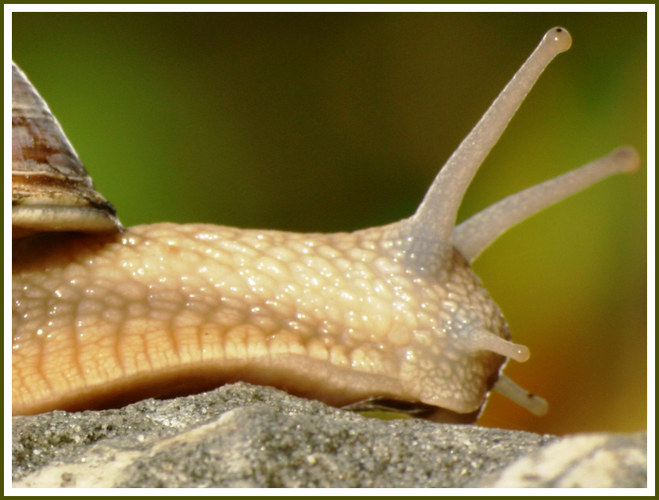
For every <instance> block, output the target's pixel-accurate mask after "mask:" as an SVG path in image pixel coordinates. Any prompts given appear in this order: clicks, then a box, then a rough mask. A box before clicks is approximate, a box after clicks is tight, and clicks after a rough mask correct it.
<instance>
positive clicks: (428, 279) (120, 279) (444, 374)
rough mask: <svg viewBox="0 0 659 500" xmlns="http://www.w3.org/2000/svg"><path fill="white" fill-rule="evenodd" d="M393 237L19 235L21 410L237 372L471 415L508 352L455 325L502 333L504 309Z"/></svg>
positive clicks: (16, 403)
mask: <svg viewBox="0 0 659 500" xmlns="http://www.w3.org/2000/svg"><path fill="white" fill-rule="evenodd" d="M395 235H396V226H395V225H392V226H389V227H387V228H374V229H369V230H365V231H359V232H356V233H350V234H348V233H341V234H298V233H285V232H278V231H259V230H240V229H234V228H228V227H222V226H213V225H201V224H188V225H175V224H153V225H148V226H137V227H133V228H130V229H128V230H126V231H125V232H123V233H120V234H116V235H112V236H105V237H99V236H97V235H92V236H89V235H75V234H69V233H64V234H60V235H47V236H40V237H38V238H41V239H42V240H47V241H41V242H35V241H33V240H34V238H33V240H30V239H29V238H27V239H24V240H22V241H21V242H19V243H18V245H17V246H16V247H15V248H14V262H13V291H12V298H13V302H14V308H13V324H14V338H13V347H14V352H13V365H12V366H13V394H14V396H13V410H14V413H34V412H40V411H46V410H50V409H54V408H70V409H79V408H85V407H90V406H91V407H95V406H100V407H103V406H108V405H112V404H114V403H117V402H125V401H130V400H133V399H136V398H138V397H144V396H149V395H151V396H158V395H169V394H173V393H177V392H190V391H191V389H193V388H196V387H197V386H198V388H199V389H202V388H209V387H213V386H216V385H220V383H221V382H226V381H230V380H238V379H240V380H245V381H251V382H256V383H265V384H270V385H275V386H278V387H283V388H286V389H287V390H289V391H290V392H293V393H296V394H301V395H305V396H309V397H312V398H315V399H320V400H322V401H325V402H327V403H330V404H333V405H338V406H342V405H346V404H350V403H354V402H356V401H360V400H362V399H366V398H370V397H375V396H384V397H389V398H393V399H398V400H404V401H422V402H424V403H427V404H429V405H432V406H437V407H443V408H449V409H451V410H453V411H455V412H458V413H470V412H474V411H476V410H478V409H479V408H480V406H481V404H482V402H483V400H484V397H485V394H486V392H487V391H488V390H489V389H490V385H491V384H492V382H493V380H489V377H490V375H491V374H492V373H496V372H497V370H498V367H499V366H500V365H501V364H502V363H503V361H504V360H505V358H504V357H503V356H500V355H497V354H494V353H491V352H489V351H482V350H480V351H479V350H476V351H475V350H474V348H473V347H472V346H471V345H470V342H469V336H468V335H466V336H465V334H464V332H463V333H462V335H461V332H460V331H461V330H463V329H465V328H464V326H465V325H467V326H473V325H474V324H478V325H480V326H482V327H483V328H485V329H487V330H489V331H494V332H499V334H500V335H502V336H504V337H505V338H509V337H510V334H509V333H508V331H507V329H506V326H505V322H504V320H503V317H502V316H501V314H500V312H499V310H498V309H497V308H496V306H495V305H494V303H493V302H492V300H491V299H490V298H489V296H488V294H487V292H486V291H485V289H484V288H482V286H481V284H480V282H479V280H478V278H477V277H476V276H475V275H474V274H473V273H472V272H471V271H470V270H469V268H468V266H467V264H466V262H465V261H464V259H462V258H461V257H460V256H459V255H458V254H457V253H456V254H454V258H453V265H451V266H450V267H449V268H448V269H447V270H446V272H445V273H442V274H443V277H444V278H445V281H444V280H443V279H442V280H438V279H437V278H438V277H437V276H433V275H431V274H429V273H427V272H423V271H416V272H414V271H411V270H410V269H409V268H406V267H405V266H404V264H405V260H406V258H405V256H404V255H403V253H402V252H401V250H400V242H399V240H397V239H396V238H395ZM44 247H47V248H48V249H49V251H48V254H47V255H44V253H43V248H44Z"/></svg>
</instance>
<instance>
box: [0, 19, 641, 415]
mask: <svg viewBox="0 0 659 500" xmlns="http://www.w3.org/2000/svg"><path fill="white" fill-rule="evenodd" d="M570 44H571V37H570V35H569V33H567V32H566V31H565V30H564V29H562V28H554V29H551V30H549V31H548V32H547V33H546V35H545V36H544V37H543V39H542V40H541V42H540V44H539V45H538V47H537V48H536V49H535V51H534V52H533V53H532V54H531V56H530V57H529V58H528V59H527V61H526V62H525V63H524V64H523V65H522V67H521V68H520V70H519V71H518V72H517V73H516V75H515V77H513V79H512V80H511V81H510V83H509V84H508V85H507V86H506V87H505V88H504V89H503V91H502V92H501V94H500V95H499V97H497V98H496V99H495V101H494V102H493V104H492V106H491V107H490V109H488V111H487V112H486V113H485V115H484V116H483V118H482V119H481V120H480V121H479V122H478V124H477V125H476V126H475V127H474V129H473V130H472V131H471V132H470V133H469V135H468V136H467V137H466V138H465V140H464V141H463V142H462V144H461V145H460V146H459V147H458V149H457V150H456V151H455V153H454V154H453V155H452V156H451V157H450V158H449V160H448V162H447V163H446V164H445V166H444V167H443V168H442V169H441V170H440V172H439V174H438V175H437V177H436V179H435V181H434V182H433V184H432V185H431V187H430V189H429V190H428V192H427V194H426V196H425V198H424V200H423V201H422V203H421V205H420V206H419V208H418V209H417V211H416V213H415V214H414V215H413V216H412V217H409V218H407V219H403V220H401V221H398V222H395V223H392V224H388V225H386V226H382V227H373V228H368V229H364V230H360V231H355V232H353V233H335V234H319V233H311V234H299V233H286V232H279V231H269V230H243V229H237V228H228V227H224V226H214V225H208V224H184V225H177V224H168V223H160V224H150V225H144V226H136V227H132V228H128V229H126V230H125V231H124V232H122V233H121V234H110V235H96V234H94V235H80V234H66V235H63V236H61V235H55V234H43V235H35V236H34V237H33V238H26V239H22V240H19V241H15V242H14V246H13V262H12V266H13V267H12V287H13V291H12V299H13V310H12V312H13V322H12V329H13V339H12V340H13V344H12V349H13V350H12V391H13V392H12V407H13V408H12V409H13V412H14V414H29V413H38V412H41V411H48V410H52V409H87V408H99V407H109V406H112V405H114V404H119V403H122V404H123V403H127V402H130V401H134V400H135V399H136V398H143V397H150V396H163V395H172V392H174V391H176V390H178V389H179V388H182V389H183V390H184V391H189V390H190V389H191V388H194V389H195V390H196V389H209V388H211V387H209V384H212V387H216V386H217V385H219V384H221V383H225V382H227V381H231V380H244V381H247V382H252V383H259V384H266V385H274V386H276V387H280V388H284V389H286V390H287V391H289V392H293V393H296V394H298V395H303V396H305V397H313V398H315V399H319V400H321V401H325V402H326V403H329V404H333V405H336V406H346V405H359V404H360V403H363V402H364V400H369V399H375V400H376V401H375V402H376V403H382V402H383V400H384V401H386V400H392V399H393V400H395V401H396V402H400V401H403V402H404V403H405V404H407V405H412V407H413V408H412V409H418V407H419V405H425V408H422V411H425V410H428V409H429V410H428V416H429V418H432V419H434V420H444V421H459V422H473V421H475V419H476V418H477V417H478V415H479V413H480V411H481V409H482V407H483V405H484V404H485V401H486V399H487V395H488V393H489V391H490V390H491V389H492V388H494V389H496V390H497V391H499V392H501V393H502V394H504V395H506V396H508V397H510V398H511V399H513V400H514V401H516V402H518V403H519V404H521V405H523V406H524V407H526V408H527V409H529V410H530V411H532V412H534V413H536V414H543V413H544V412H545V411H546V409H547V408H546V407H547V405H546V402H545V401H544V400H542V399H541V398H538V397H535V396H533V395H532V394H529V393H528V392H527V391H525V390H524V389H522V388H520V387H519V386H517V385H516V384H515V383H514V382H512V381H511V380H510V379H509V378H508V377H506V376H505V375H503V374H502V373H501V369H502V368H503V366H504V365H505V362H506V361H507V359H509V358H510V359H514V360H516V361H526V360H527V359H528V357H529V350H528V348H526V347H525V346H521V345H518V344H514V343H513V342H511V335H510V331H509V329H508V327H507V325H506V323H505V320H504V318H503V316H502V314H501V312H500V311H499V309H498V307H497V306H496V304H495V303H494V302H493V300H492V299H491V297H490V296H489V294H488V293H487V291H486V290H485V289H484V288H483V286H482V284H481V283H480V280H479V279H478V278H477V276H476V275H475V274H474V273H473V272H472V270H471V268H470V263H471V262H472V261H473V260H474V259H476V258H477V257H478V255H479V254H480V253H481V252H482V251H483V250H484V249H485V248H487V247H488V246H489V245H490V243H492V242H493V241H494V240H495V239H496V238H498V236H499V235H501V234H502V233H504V232H505V231H506V230H507V229H508V228H510V227H512V226H514V225H516V224H517V223H519V222H520V221H522V220H524V219H525V218H527V217H530V216H531V215H533V214H535V213H537V212H538V211H539V210H541V209H543V208H545V207H547V206H549V205H551V204H553V203H555V202H557V201H559V200H561V199H563V198H566V197H567V196H570V195H571V194H573V193H575V192H577V191H579V190H581V189H583V188H585V187H587V186H589V185H591V184H593V183H594V182H597V181H598V180H601V179H604V178H606V177H608V176H610V175H613V174H617V173H621V172H632V171H634V170H636V169H637V168H638V165H639V160H640V159H639V155H638V153H637V152H636V151H635V150H634V149H632V148H629V147H623V148H619V149H617V150H615V151H613V152H612V153H610V154H608V155H606V156H604V157H602V158H599V159H598V160H595V161H593V162H591V163H589V164H587V165H584V166H582V167H581V168H578V169H576V170H573V171H571V172H568V173H566V174H563V175H561V176H559V177H556V178H554V179H551V180H548V181H545V182H543V183H541V184H539V185H536V186H533V187H531V188H528V189H526V190H523V191H521V192H518V193H516V194H514V195H511V196H509V197H508V198H505V199H503V200H501V201H499V202H498V203H495V204H494V205H492V206H490V207H489V208H487V209H485V210H483V211H482V212H480V213H478V214H476V215H474V216H472V217H471V218H470V219H468V220H466V221H464V222H462V223H460V224H458V225H457V226H456V225H455V222H456V218H457V212H458V209H459V206H460V202H461V199H462V196H463V195H464V193H465V191H466V189H467V188H468V186H469V183H470V181H471V179H472V178H473V176H474V175H475V173H476V171H477V170H478V167H479V166H480V164H481V163H482V161H483V160H484V158H485V157H486V156H487V153H488V152H489V150H490V149H491V148H492V147H493V146H494V144H495V143H496V141H497V140H498V138H499V137H500V136H501V134H502V133H503V131H504V130H505V128H506V125H507V124H508V122H509V121H510V119H511V117H512V115H513V114H514V113H515V111H516V109H517V107H518V106H519V105H520V104H521V102H522V101H523V99H524V97H525V96H526V94H527V93H528V91H529V90H530V88H531V87H532V86H533V84H534V83H535V81H536V80H537V79H538V77H539V76H540V74H541V73H542V71H543V70H544V68H545V67H546V66H547V64H548V63H549V62H550V61H551V60H552V59H553V58H554V57H555V56H556V55H557V54H559V53H561V52H564V51H565V50H567V49H568V48H569V47H570ZM14 100H15V105H14V162H13V163H14V165H13V171H14V191H15V194H14V212H13V213H14V229H15V233H17V232H19V231H20V232H21V233H25V232H30V231H32V232H34V231H46V230H57V231H70V230H76V231H106V232H107V231H115V232H116V231H118V230H119V229H120V228H121V226H120V224H119V222H118V220H117V219H116V216H115V214H114V210H113V209H112V207H111V206H110V205H109V204H108V203H107V201H106V200H105V199H104V198H103V197H101V196H100V195H98V194H97V193H96V192H95V191H94V190H93V187H92V184H91V180H90V179H89V177H88V176H87V174H86V173H85V171H84V169H83V167H82V164H81V163H80V161H79V160H78V158H77V156H76V155H75V152H74V151H73V149H72V148H71V146H70V145H69V143H68V141H67V140H66V139H65V138H64V135H63V133H62V131H61V129H60V127H59V125H58V124H57V122H56V121H55V119H54V118H53V117H52V115H51V114H50V112H49V111H48V108H47V107H46V105H45V104H44V103H43V101H42V100H41V98H39V97H38V95H37V94H36V92H35V91H33V90H32V88H31V86H30V84H29V83H28V82H27V80H26V79H25V77H24V76H23V75H22V73H21V72H20V71H19V70H18V69H17V68H15V67H14ZM37 180H38V182H37ZM34 183H36V184H39V186H37V187H34ZM68 191H72V193H69V192H68ZM17 225H18V226H19V230H17V229H16V226H17ZM186 383H187V385H185V384H186ZM163 391H164V392H163ZM187 393H189V392H187ZM376 406H377V405H376ZM385 406H386V407H390V406H392V405H390V404H389V403H387V404H385ZM393 406H396V407H397V408H398V409H400V408H401V406H400V404H394V405H393ZM362 408H363V406H362ZM408 409H409V408H408ZM405 411H407V410H405Z"/></svg>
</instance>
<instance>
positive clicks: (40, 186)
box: [11, 63, 121, 239]
mask: <svg viewBox="0 0 659 500" xmlns="http://www.w3.org/2000/svg"><path fill="white" fill-rule="evenodd" d="M11 120H12V169H11V177H12V229H13V231H12V235H13V238H14V239H16V238H21V237H23V236H27V235H29V234H32V233H35V232H41V231H85V232H112V231H118V230H120V229H121V223H120V222H119V219H117V216H116V211H115V209H114V207H113V206H112V205H111V204H110V203H109V202H108V201H107V200H106V199H105V198H104V197H103V196H102V195H101V194H99V193H98V192H97V191H96V190H95V189H94V185H93V183H92V180H91V177H89V175H88V174H87V171H86V170H85V167H84V165H83V164H82V162H81V161H80V158H78V155H77V154H76V152H75V150H74V149H73V146H71V144H70V143H69V141H68V140H67V138H66V136H65V135H64V132H63V131H62V128H61V127H60V124H59V123H58V122H57V120H56V119H55V117H54V116H53V114H52V113H51V112H50V109H48V106H47V105H46V103H45V102H44V100H43V99H42V98H41V96H40V95H39V94H38V93H37V92H36V91H35V89H34V87H33V86H32V84H30V82H29V81H28V80H27V78H26V76H25V74H23V72H22V71H21V70H20V69H19V68H18V67H17V66H16V65H15V64H13V63H12V117H11Z"/></svg>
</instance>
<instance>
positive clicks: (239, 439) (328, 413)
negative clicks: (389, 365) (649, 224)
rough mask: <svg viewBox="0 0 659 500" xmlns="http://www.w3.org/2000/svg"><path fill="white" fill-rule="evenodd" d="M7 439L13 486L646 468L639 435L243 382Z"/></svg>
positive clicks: (594, 479)
mask: <svg viewBox="0 0 659 500" xmlns="http://www.w3.org/2000/svg"><path fill="white" fill-rule="evenodd" d="M12 435H13V443H12V445H13V448H12V452H13V460H12V467H13V468H12V473H13V486H14V487H92V486H93V487H426V488H427V487H463V486H472V487H488V486H538V485H540V486H564V485H579V486H643V485H644V481H645V474H646V466H645V465H644V464H645V457H646V455H645V441H644V438H643V436H641V435H635V436H629V437H627V436H607V435H596V436H587V435H586V436H583V437H581V436H572V437H570V438H563V439H559V438H556V437H554V436H547V435H544V436H543V435H537V434H530V433H526V432H517V431H506V430H500V429H490V428H484V427H478V426H471V425H451V424H437V423H433V422H426V421H422V420H416V419H401V420H379V419H373V418H366V417H363V416H361V415H359V414H355V413H352V412H348V411H343V410H338V409H335V408H331V407H328V406H325V405H323V404H322V403H319V402H316V401H310V400H306V399H300V398H296V397H293V396H290V395H288V394H286V393H283V392H281V391H278V390H276V389H271V388H267V387H258V386H252V385H249V384H244V383H238V384H232V385H226V386H224V387H221V388H219V389H217V390H215V391H211V392H208V393H204V394H199V395H195V396H189V397H185V398H177V399H172V400H166V401H157V400H146V401H142V402H139V403H136V404H133V405H130V406H127V407H125V408H122V409H119V410H106V411H98V412H92V411H88V412H80V413H66V412H61V411H57V412H52V413H47V414H43V415H36V416H30V417H14V419H13V429H12ZM580 439H585V440H586V441H583V442H582V441H579V440H580ZM570 440H573V443H572V444H566V445H565V446H567V448H566V449H564V448H561V444H562V443H569V442H570ZM574 440H576V441H574ZM577 441H578V442H579V443H581V444H580V447H579V449H580V450H581V454H578V453H572V452H573V450H574V448H575V447H576V445H575V444H574V443H576V442H577ZM565 457H569V459H567V458H565ZM620 460H623V461H625V463H626V464H627V465H628V467H627V469H623V468H621V467H616V466H615V465H612V464H618V465H619V463H618V462H619V461H620ZM546 464H551V467H554V468H553V469H551V470H549V469H546V468H545V467H546V466H547V467H548V465H546ZM602 464H606V468H605V469H602V467H601V465H602ZM561 467H562V468H561ZM546 470H547V471H548V472H546ZM602 470H605V472H602ZM595 483H597V484H595Z"/></svg>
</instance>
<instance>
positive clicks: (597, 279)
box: [13, 13, 648, 434]
mask: <svg viewBox="0 0 659 500" xmlns="http://www.w3.org/2000/svg"><path fill="white" fill-rule="evenodd" d="M555 25H562V26H564V27H566V28H568V29H569V30H570V32H571V33H572V36H573V39H574V44H573V47H572V49H571V50H570V51H569V52H567V53H566V54H562V55H560V56H559V57H558V58H557V60H556V61H555V62H554V63H553V64H552V66H551V67H550V68H549V70H548V71H547V73H546V74H545V75H543V77H542V78H541V80H540V82H539V84H538V85H537V87H536V88H535V89H534V90H533V92H531V94H530V96H529V99H528V100H527V102H526V103H525V104H524V106H523V107H522V109H521V111H520V112H519V113H518V115H517V116H516V118H515V119H514V120H513V122H512V123H511V125H510V127H509V128H508V131H507V132H506V134H505V135H504V137H503V139H502V140H501V141H500V143H499V144H498V145H497V147H496V148H495V150H494V151H493V152H492V153H491V155H490V157H489V158H488V159H487V161H486V163H485V164H484V166H483V168H482V170H481V172H480V173H479V174H478V176H477V177H476V179H475V181H474V182H473V184H472V186H471V188H470V191H469V193H468V195H467V197H466V199H465V203H464V205H463V207H462V210H461V213H460V220H462V219H464V218H465V217H467V216H469V215H470V214H472V213H474V212H476V211H478V210H479V209H481V208H484V207H486V206H488V205H489V204H491V203H492V202H494V201H496V200H498V199H499V198H501V197H503V196H505V195H508V194H510V193H513V192H515V191H518V190H520V189H523V188H524V187H527V186H529V185H532V184H535V183H537V182H540V181H543V180H545V179H548V178H550V177H553V176H555V175H558V174H561V173H563V172H565V171H567V170H569V169H572V168H574V167H576V166H579V165H580V164H582V163H585V162H587V161H590V160H592V159H594V158H596V157H598V156H601V155H603V154H606V153H608V152H609V151H611V150H612V149H613V148H615V147H617V146H620V145H623V144H630V145H633V146H635V147H636V148H638V150H639V152H640V153H641V157H642V158H643V163H642V167H641V171H640V172H638V173H636V174H635V175H633V176H621V177H617V178H614V179H610V180H607V181H605V182H604V183H602V184H600V185H597V186H596V187H593V188H591V189H590V190H588V191H587V192H584V193H582V194H580V195H577V196H576V197H574V198H572V199H570V200H568V201H566V202H563V203H561V204H560V205H557V206H556V207H554V208H552V209H549V210H547V211H546V212H544V213H542V214H540V215H538V216H536V217H534V218H533V219H532V220H529V221H528V222H526V223H525V224H522V225H520V226H519V227H517V228H515V229H514V230H513V231H511V232H510V233H508V234H507V235H506V236H505V237H503V238H501V239H500V240H498V241H497V243H496V244H495V245H493V246H492V247H491V248H490V249H489V250H488V251H487V252H486V253H485V254H483V256H482V257H481V258H480V259H479V260H478V261H477V262H476V265H475V266H474V267H475V269H476V272H477V273H478V274H479V275H480V276H481V278H482V279H483V281H484V283H485V285H486V287H487V288H488V290H489V291H490V293H491V294H492V296H493V297H494V298H495V300H496V301H497V302H498V303H499V305H500V306H501V308H502V310H503V311H504V313H505V314H506V317H507V319H508V321H509V323H510V326H511V330H512V332H513V336H514V339H515V341H516V342H519V343H522V344H526V345H528V346H529V347H530V348H531V352H532V357H531V360H530V361H529V362H528V363H525V364H517V363H514V362H511V363H510V365H509V366H508V368H507V370H506V373H508V374H509V375H510V376H511V377H512V378H514V379H515V380H516V381H517V382H518V383H520V384H521V385H523V386H524V387H526V388H528V389H530V390H532V391H534V392H536V393H538V394H540V395H542V396H544V397H546V398H547V399H548V400H549V402H550V412H549V414H548V415H547V416H545V417H543V418H536V417H533V416H532V415H529V414H528V413H527V412H525V411H524V410H522V409H521V408H519V407H517V406H516V405H515V404H513V403H511V402H509V401H508V400H506V399H505V398H503V397H502V396H500V395H497V394H494V395H492V396H491V398H490V403H489V405H488V408H487V410H486V412H485V415H484V416H483V418H482V420H481V423H482V424H483V425H488V426H496V427H504V428H516V429H527V430H531V431H538V432H551V433H559V434H560V433H566V432H577V431H590V430H608V431H632V430H639V429H643V428H646V425H647V422H646V408H647V400H646V377H647V347H646V332H647V328H646V279H647V274H646V273H647V271H646V201H647V200H646V172H647V168H648V167H647V165H646V163H645V158H646V107H647V104H646V17H645V15H644V14H573V13H570V14H559V13H535V14H462V13H450V14H449V13H433V14H426V13H419V14H402V13H393V14H384V13H383V14H380V13H373V14H323V13H319V14H316V13H313V14H302V13H299V14H298V13H293V14H289V13H276V14H229V13H201V14H147V13H144V14H141V13H139V14H103V13H90V14H68V13H62V14H60V13H49V14H36V13H21V14H14V15H13V58H14V60H15V61H16V62H17V63H18V64H19V65H20V66H21V67H22V68H23V69H24V71H25V72H26V73H27V75H28V77H29V78H30V79H31V80H32V81H33V83H34V84H35V85H36V87H37V88H38V89H39V91H40V92H41V93H42V95H43V96H44V98H45V99H46V101H47V102H48V103H49V105H50V107H51V109H52V110H53V111H54V113H55V115H56V116H57V117H58V118H59V120H60V122H61V123H62V125H63V127H64V129H65V130H66V132H67V135H68V136H69V139H70V140H71V142H72V143H73V144H74V146H75V147H76V149H77V150H78V152H79V154H80V156H81V157H82V159H83V161H84V162H85V163H86V165H87V167H88V169H89V170H90V171H91V174H92V176H93V177H94V179H95V182H96V185H97V187H98V188H99V190H100V191H101V192H102V193H103V194H104V195H105V196H106V197H107V198H108V199H109V200H111V201H112V202H113V203H114V204H115V205H116V207H117V209H118V212H119V214H120V216H121V219H122V221H123V222H124V224H125V225H133V224H141V223H149V222H154V221H178V222H193V221H194V222H196V221H205V222H215V223H220V224H226V225H232V226H241V227H262V228H273V229H289V230H297V231H324V232H328V231H344V230H353V229H358V228H363V227H368V226H372V225H378V224H385V223H388V222H391V221H394V220H397V219H400V218H403V217H406V216H408V215H410V214H411V213H412V212H413V211H414V209H415V207H416V205H417V204H418V203H419V202H420V200H421V198H422V197H423V194H424V192H425V190H426V188H427V187H428V186H429V185H430V183H431V181H432V179H433V177H434V176H435V174H436V173H437V171H438V169H439V167H440V166H441V165H442V164H443V162H444V161H445V160H446V158H447V157H448V156H449V155H450V153H451V152H452V151H453V149H454V148H455V147H456V146H457V145H458V144H459V142H460V140H461V139H462V138H463V137H464V136H465V134H466V133H467V132H468V131H469V130H470V129H471V127H472V126H473V125H474V124H475V123H476V121H477V120H478V118H479V117H480V116H481V114H482V113H483V112H484V111H485V109H486V108H487V106H488V105H489V103H490V102H491V100H492V99H493V98H494V97H495V96H496V95H497V93H498V92H499V90H500V89H501V88H502V87H503V85H504V84H505V83H506V82H507V80H508V79H509V78H510V77H511V76H512V74H513V73H514V71H515V70H516V69H517V68H518V66H519V65H520V64H521V63H522V62H523V61H524V59H525V58H526V57H527V56H528V54H529V53H530V52H531V50H532V49H533V48H534V47H535V45H536V44H537V42H538V41H539V39H540V37H541V36H542V34H543V33H544V32H545V31H546V30H547V29H548V28H550V27H552V26H555Z"/></svg>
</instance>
